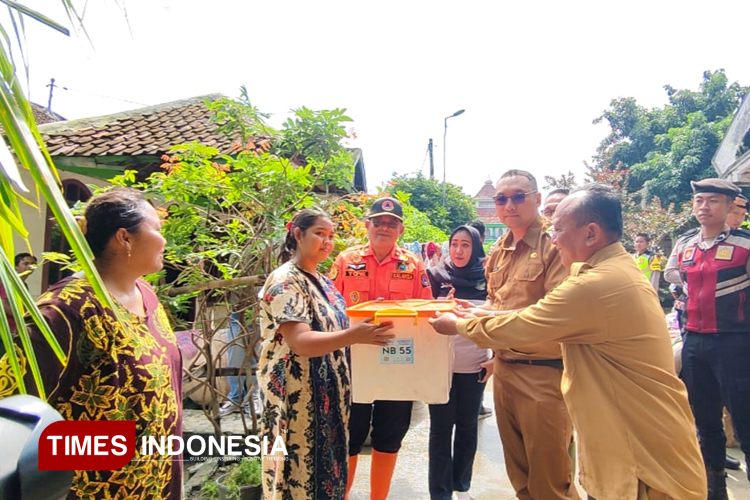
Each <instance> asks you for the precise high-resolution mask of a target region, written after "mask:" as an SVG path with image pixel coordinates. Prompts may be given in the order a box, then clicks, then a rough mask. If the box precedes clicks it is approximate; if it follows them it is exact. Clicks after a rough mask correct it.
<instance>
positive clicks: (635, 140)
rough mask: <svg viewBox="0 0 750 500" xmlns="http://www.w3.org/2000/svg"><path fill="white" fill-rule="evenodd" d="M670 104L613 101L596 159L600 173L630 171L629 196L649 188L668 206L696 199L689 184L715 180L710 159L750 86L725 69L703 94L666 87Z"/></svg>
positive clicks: (706, 76)
mask: <svg viewBox="0 0 750 500" xmlns="http://www.w3.org/2000/svg"><path fill="white" fill-rule="evenodd" d="M664 89H665V90H666V92H667V96H668V98H669V104H667V105H666V106H664V107H663V108H654V109H650V110H649V109H646V108H645V107H643V106H641V105H639V104H638V103H637V102H636V100H635V99H634V98H632V97H627V98H619V99H613V100H612V102H611V103H610V107H609V108H608V109H607V110H605V111H604V113H603V114H602V115H601V116H600V117H599V118H597V119H596V120H594V123H600V122H606V123H607V124H609V127H610V134H609V135H608V136H607V137H606V138H605V139H604V140H603V141H602V142H601V144H600V145H599V148H598V149H597V154H596V156H595V157H594V166H593V168H594V169H595V170H600V169H611V170H616V169H624V170H629V172H630V178H629V184H628V186H627V188H628V191H629V192H635V191H639V190H644V191H643V195H644V196H645V197H646V198H651V197H652V196H657V197H658V198H659V199H660V200H661V202H662V203H663V204H668V203H682V202H684V201H686V200H688V199H690V197H691V189H690V181H691V180H699V179H703V178H706V177H713V176H715V175H716V171H715V170H714V168H713V166H712V165H711V158H712V157H713V155H714V153H715V152H716V149H717V148H718V146H719V144H720V143H721V140H722V138H723V137H724V134H725V133H726V130H727V128H728V127H729V124H730V123H731V121H732V117H733V115H734V112H735V111H736V110H737V108H738V106H739V104H740V102H741V101H742V98H743V97H744V96H745V95H746V94H747V92H748V87H742V86H740V84H739V83H737V82H734V83H731V84H730V83H729V81H728V79H727V76H726V74H725V73H724V70H718V71H714V72H711V71H706V72H704V73H703V80H702V81H701V84H700V86H699V89H698V91H697V92H696V91H693V90H687V89H682V90H676V89H674V88H673V87H671V86H669V85H667V86H665V87H664Z"/></svg>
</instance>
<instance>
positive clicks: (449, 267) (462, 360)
mask: <svg viewBox="0 0 750 500" xmlns="http://www.w3.org/2000/svg"><path fill="white" fill-rule="evenodd" d="M449 243H450V246H449V255H450V259H449V260H447V261H446V262H445V263H443V264H440V265H439V266H435V267H431V268H428V269H427V276H429V278H430V283H431V284H432V295H433V297H435V298H444V297H448V296H449V294H450V296H451V297H455V298H457V299H464V300H470V301H476V302H477V303H484V301H485V300H486V298H487V282H486V280H485V275H484V266H483V265H482V263H483V262H484V249H483V248H482V242H481V238H480V236H479V232H478V231H477V230H476V229H474V228H473V227H470V226H458V227H457V228H456V229H455V230H454V231H453V233H451V237H450V240H449ZM451 292H452V293H451ZM454 351H455V360H454V364H453V384H452V385H451V392H450V399H449V401H448V402H447V403H446V404H442V405H430V448H429V449H430V463H429V483H430V498H431V500H450V499H451V498H452V495H453V492H454V491H455V492H456V498H457V499H459V500H462V499H471V496H470V495H469V488H470V486H471V474H472V468H473V466H474V455H475V454H476V451H477V427H478V422H477V415H478V413H479V406H480V405H481V403H482V396H483V394H484V386H485V385H486V383H487V379H488V378H489V377H490V375H491V374H492V360H491V359H490V356H489V352H488V350H487V349H480V348H479V347H477V346H476V345H475V344H474V343H472V342H471V341H469V340H466V339H464V338H462V337H461V338H459V337H456V338H455V343H454ZM454 427H455V436H454V435H453V434H454V432H453V431H454ZM451 449H452V450H453V453H452V454H451Z"/></svg>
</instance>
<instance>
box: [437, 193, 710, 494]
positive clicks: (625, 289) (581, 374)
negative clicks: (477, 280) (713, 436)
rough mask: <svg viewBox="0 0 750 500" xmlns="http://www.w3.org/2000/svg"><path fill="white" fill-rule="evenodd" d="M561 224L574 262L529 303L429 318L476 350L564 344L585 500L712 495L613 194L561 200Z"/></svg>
mask: <svg viewBox="0 0 750 500" xmlns="http://www.w3.org/2000/svg"><path fill="white" fill-rule="evenodd" d="M553 222H554V236H553V240H554V243H555V246H557V247H558V248H559V250H560V258H561V260H562V262H563V264H564V265H566V266H571V269H570V277H569V278H567V279H566V280H565V281H564V282H563V283H562V284H560V285H559V286H558V287H557V288H555V289H554V290H553V291H552V292H550V293H548V294H547V295H546V296H545V297H544V298H543V299H542V300H540V301H538V302H537V303H536V304H534V305H532V306H531V307H527V308H525V309H523V310H521V311H515V312H514V311H505V312H503V313H501V314H499V315H497V316H496V317H486V318H465V319H458V318H457V316H456V315H455V314H452V313H448V314H444V315H441V316H439V317H438V318H436V319H431V320H430V323H431V324H432V325H433V327H434V328H435V329H436V330H437V331H438V332H440V333H444V334H450V333H456V331H457V332H458V333H459V334H461V335H462V336H464V337H466V338H468V339H470V340H472V341H474V342H476V343H477V345H479V346H480V347H492V348H504V349H521V350H523V349H528V348H529V347H528V346H533V345H537V344H538V343H540V342H561V343H562V351H563V360H564V362H565V372H564V374H563V380H562V391H563V394H564V396H565V402H566V404H567V407H568V410H569V411H570V415H571V417H572V419H573V424H574V425H575V428H576V430H577V431H578V437H579V441H580V442H579V450H580V466H581V474H580V477H581V483H582V485H583V487H584V489H585V490H586V492H587V493H588V494H589V495H590V497H589V498H595V499H596V500H631V499H632V500H635V499H638V500H645V499H659V500H664V499H674V500H705V498H706V494H707V492H706V474H705V471H704V468H703V460H702V458H701V453H700V450H699V448H698V442H697V439H696V436H695V424H694V422H693V417H692V414H691V412H690V407H689V405H688V399H687V391H686V390H685V386H684V384H683V383H682V382H681V381H680V380H679V379H678V378H677V376H676V375H675V372H674V364H673V360H672V348H671V345H670V338H669V333H668V331H667V327H666V322H665V321H664V313H663V311H662V310H661V306H660V305H659V301H658V299H657V296H656V292H655V291H654V289H653V287H652V286H651V284H650V283H649V282H648V280H646V278H645V277H644V276H643V273H641V271H640V269H638V267H637V266H636V265H635V262H634V261H633V258H632V257H631V256H630V254H628V253H627V251H626V250H625V248H624V247H623V246H622V244H621V243H620V242H619V239H620V238H621V237H622V208H621V205H620V200H619V198H618V196H617V193H615V192H614V191H613V190H612V189H611V188H608V187H606V186H601V185H593V186H586V187H584V188H581V189H579V190H578V191H576V192H574V193H572V194H571V195H570V196H569V197H567V198H566V199H565V200H563V201H562V202H561V203H560V206H559V207H558V209H557V212H556V214H555V217H554V219H553ZM459 314H462V313H461V312H459Z"/></svg>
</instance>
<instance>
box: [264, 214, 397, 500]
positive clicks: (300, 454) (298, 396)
mask: <svg viewBox="0 0 750 500" xmlns="http://www.w3.org/2000/svg"><path fill="white" fill-rule="evenodd" d="M332 249H333V225H332V223H331V220H330V218H329V217H328V215H326V214H324V213H322V212H319V211H317V210H309V209H305V210H302V211H300V212H298V213H297V214H296V215H295V217H294V218H293V219H292V222H291V223H290V224H289V226H288V232H287V236H286V240H285V243H284V249H283V251H282V255H281V260H282V262H285V263H284V264H283V265H282V266H281V267H279V268H278V269H276V270H275V271H274V272H273V273H271V275H270V276H269V277H268V280H267V281H266V283H265V285H264V287H263V289H262V290H261V294H260V297H261V316H260V324H261V339H262V353H261V356H260V362H259V367H258V369H259V375H258V380H259V382H260V388H261V391H262V394H263V396H264V403H263V415H262V418H261V435H262V436H263V437H264V438H267V440H268V446H269V448H270V446H271V445H272V444H273V443H274V441H275V440H276V437H277V436H281V437H282V439H283V440H284V443H285V445H286V450H287V453H288V456H287V457H286V459H285V460H264V462H263V464H264V465H263V493H264V497H263V498H264V500H289V499H295V500H296V499H299V500H309V499H314V500H328V499H332V500H341V499H343V498H344V495H345V493H346V480H347V462H348V450H347V446H348V437H349V436H348V428H349V425H348V424H349V406H350V402H351V388H350V372H349V364H348V361H347V353H346V349H345V348H346V347H347V346H349V345H351V344H356V343H363V344H373V345H381V346H382V345H386V343H387V340H388V339H389V338H391V337H393V334H391V333H389V332H388V330H390V329H391V328H392V327H393V325H392V323H388V322H384V323H381V324H380V325H375V324H374V323H373V322H372V320H366V321H361V322H359V323H356V324H354V325H353V326H351V327H349V321H348V318H347V317H346V314H345V309H346V304H345V302H344V298H343V297H342V296H341V295H340V294H339V293H338V291H336V288H335V287H334V286H333V283H331V281H330V280H329V279H328V278H327V277H326V276H324V275H322V274H320V273H319V272H318V271H317V266H318V264H320V263H321V262H323V261H324V260H325V259H326V258H328V256H329V255H330V253H331V250H332ZM290 257H291V260H289V259H290ZM266 451H269V450H266Z"/></svg>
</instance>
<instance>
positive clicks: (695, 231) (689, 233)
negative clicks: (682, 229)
mask: <svg viewBox="0 0 750 500" xmlns="http://www.w3.org/2000/svg"><path fill="white" fill-rule="evenodd" d="M700 231H701V228H699V227H694V228H693V229H691V230H689V231H687V232H686V233H682V234H681V235H680V236H679V237H678V238H677V241H680V240H685V239H688V238H692V237H693V236H695V235H696V234H698V233H699V232H700Z"/></svg>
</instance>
